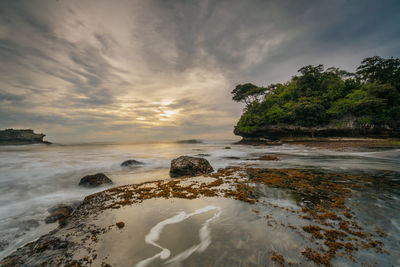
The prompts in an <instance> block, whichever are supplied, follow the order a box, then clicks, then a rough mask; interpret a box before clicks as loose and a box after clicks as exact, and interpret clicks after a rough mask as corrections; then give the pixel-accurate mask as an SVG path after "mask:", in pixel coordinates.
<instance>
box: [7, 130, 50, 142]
mask: <svg viewBox="0 0 400 267" xmlns="http://www.w3.org/2000/svg"><path fill="white" fill-rule="evenodd" d="M45 136H46V135H45V134H35V133H34V132H33V130H30V129H26V130H15V129H6V130H3V131H0V145H26V144H50V142H48V141H43V137H45Z"/></svg>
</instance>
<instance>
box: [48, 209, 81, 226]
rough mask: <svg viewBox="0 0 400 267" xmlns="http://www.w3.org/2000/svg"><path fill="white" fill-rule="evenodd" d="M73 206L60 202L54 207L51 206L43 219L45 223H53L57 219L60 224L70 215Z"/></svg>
mask: <svg viewBox="0 0 400 267" xmlns="http://www.w3.org/2000/svg"><path fill="white" fill-rule="evenodd" d="M73 211H74V208H73V207H72V206H68V205H64V204H60V205H57V206H55V207H52V208H50V209H49V210H48V212H49V213H50V215H49V216H47V217H46V219H44V221H45V223H54V222H56V221H59V223H60V224H64V222H65V219H66V218H68V217H69V216H71V214H72V212H73Z"/></svg>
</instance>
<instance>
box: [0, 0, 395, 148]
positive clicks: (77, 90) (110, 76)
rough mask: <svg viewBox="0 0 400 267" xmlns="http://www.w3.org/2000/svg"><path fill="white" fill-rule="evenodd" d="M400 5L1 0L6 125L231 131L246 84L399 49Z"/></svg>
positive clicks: (104, 133)
mask: <svg viewBox="0 0 400 267" xmlns="http://www.w3.org/2000/svg"><path fill="white" fill-rule="evenodd" d="M398 10H400V2H399V1H397V0H393V1H390V0H383V1H375V0H371V1H368V0H366V1H361V0H360V1H352V0H347V1H346V0H338V1H325V0H319V1H316V0H315V1H289V0H286V1H285V0H284V1H264V0H263V1H261V0H260V1H240V0H237V1H230V0H229V1H228V0H226V1H223V0H222V1H218V0H215V1H211V0H210V1H183V0H182V1H173V0H170V1H162V0H159V1H141V0H137V1H122V0H121V1H106V0H104V1H99V0H93V1H78V0H76V1H75V0H74V1H72V0H68V1H67V0H59V1H55V0H54V1H52V0H48V1H39V0H37V1H17V0H13V1H11V0H10V1H6V0H4V1H1V2H0V62H1V64H0V82H1V83H0V114H1V117H0V128H10V127H14V128H33V129H35V130H37V131H40V132H45V133H47V134H48V139H50V140H53V141H59V142H65V141H75V142H79V141H91V140H93V141H100V140H104V141H107V140H109V141H140V140H154V139H181V138H194V137H199V138H232V137H233V134H232V130H233V126H234V124H235V123H236V121H237V119H238V118H239V116H240V113H241V111H242V108H243V107H242V106H241V105H239V104H237V103H234V102H232V101H231V96H230V91H231V90H232V89H233V87H234V86H235V85H236V84H237V83H244V82H248V81H251V82H254V83H257V84H260V85H266V84H269V83H271V82H283V81H286V80H287V79H288V78H290V76H291V75H293V74H294V73H295V72H296V70H297V69H299V68H300V67H301V66H303V65H308V64H320V63H322V64H325V65H326V66H339V67H342V68H345V69H348V70H350V71H353V70H354V68H355V66H357V64H358V63H359V62H360V61H361V60H362V59H363V58H365V57H368V56H374V55H380V56H383V57H389V56H396V57H398V56H399V54H400V27H398V22H399V21H400V14H399V12H398Z"/></svg>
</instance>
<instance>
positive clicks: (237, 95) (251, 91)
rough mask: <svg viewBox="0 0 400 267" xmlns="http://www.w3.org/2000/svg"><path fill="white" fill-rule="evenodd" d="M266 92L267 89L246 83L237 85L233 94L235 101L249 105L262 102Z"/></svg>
mask: <svg viewBox="0 0 400 267" xmlns="http://www.w3.org/2000/svg"><path fill="white" fill-rule="evenodd" d="M265 90H266V88H262V87H258V86H256V85H254V84H252V83H245V84H239V85H237V86H236V87H235V89H233V91H232V92H231V94H233V97H232V99H233V101H236V102H244V103H246V105H249V104H251V103H252V102H254V101H257V102H258V101H260V100H261V99H260V97H261V96H263V94H264V92H265Z"/></svg>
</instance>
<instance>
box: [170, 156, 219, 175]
mask: <svg viewBox="0 0 400 267" xmlns="http://www.w3.org/2000/svg"><path fill="white" fill-rule="evenodd" d="M213 171H214V169H213V167H212V166H211V165H210V163H209V162H208V160H206V159H204V158H196V157H189V156H180V157H179V158H176V159H173V160H172V161H171V169H170V171H169V173H170V176H171V177H179V176H188V175H190V176H197V175H201V174H206V173H210V172H213Z"/></svg>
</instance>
